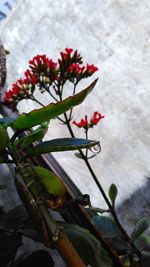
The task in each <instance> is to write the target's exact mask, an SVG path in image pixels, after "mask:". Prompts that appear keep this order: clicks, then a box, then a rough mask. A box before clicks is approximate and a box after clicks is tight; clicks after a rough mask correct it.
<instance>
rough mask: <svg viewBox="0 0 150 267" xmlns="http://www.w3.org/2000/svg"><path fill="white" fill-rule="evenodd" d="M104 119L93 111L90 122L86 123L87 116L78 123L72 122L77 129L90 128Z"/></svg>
mask: <svg viewBox="0 0 150 267" xmlns="http://www.w3.org/2000/svg"><path fill="white" fill-rule="evenodd" d="M103 118H104V115H101V113H99V112H98V111H95V112H94V114H93V116H92V118H91V120H90V121H88V118H87V115H86V116H85V119H81V121H80V122H76V121H73V124H74V125H76V126H77V127H79V128H84V129H86V130H87V129H88V128H92V127H93V126H94V125H96V124H98V122H99V121H100V120H101V119H103Z"/></svg>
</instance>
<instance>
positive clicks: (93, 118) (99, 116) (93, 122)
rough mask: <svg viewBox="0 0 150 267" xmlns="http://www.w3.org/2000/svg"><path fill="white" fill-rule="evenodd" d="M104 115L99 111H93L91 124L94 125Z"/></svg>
mask: <svg viewBox="0 0 150 267" xmlns="http://www.w3.org/2000/svg"><path fill="white" fill-rule="evenodd" d="M104 117H105V116H104V115H101V113H99V112H98V111H95V112H94V114H93V117H92V119H91V120H90V122H91V124H92V125H96V124H97V123H98V122H99V121H100V120H101V119H103V118H104Z"/></svg>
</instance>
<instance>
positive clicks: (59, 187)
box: [33, 166, 67, 197]
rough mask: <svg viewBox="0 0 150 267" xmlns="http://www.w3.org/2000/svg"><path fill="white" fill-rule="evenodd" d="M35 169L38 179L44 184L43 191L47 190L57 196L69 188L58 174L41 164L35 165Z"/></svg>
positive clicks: (62, 194) (63, 193)
mask: <svg viewBox="0 0 150 267" xmlns="http://www.w3.org/2000/svg"><path fill="white" fill-rule="evenodd" d="M33 170H34V171H35V173H36V176H37V177H38V179H39V180H38V181H39V182H40V185H41V186H42V190H43V193H45V192H46V193H48V194H49V195H53V196H55V197H56V196H64V195H65V194H66V192H67V189H66V187H65V185H64V184H63V182H62V181H61V179H60V178H59V177H58V176H57V175H56V174H54V173H53V172H51V171H49V170H47V169H45V168H43V167H40V166H33Z"/></svg>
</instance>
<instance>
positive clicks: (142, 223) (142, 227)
mask: <svg viewBox="0 0 150 267" xmlns="http://www.w3.org/2000/svg"><path fill="white" fill-rule="evenodd" d="M148 227H149V217H144V218H142V219H140V220H139V221H138V223H137V224H136V226H135V228H134V231H133V233H132V234H131V239H132V240H135V239H137V238H138V237H139V236H140V235H141V234H142V233H143V232H144V231H146V230H147V229H148Z"/></svg>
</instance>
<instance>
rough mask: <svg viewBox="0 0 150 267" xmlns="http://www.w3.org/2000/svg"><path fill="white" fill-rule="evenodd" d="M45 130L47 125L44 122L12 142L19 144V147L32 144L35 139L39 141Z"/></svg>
mask: <svg viewBox="0 0 150 267" xmlns="http://www.w3.org/2000/svg"><path fill="white" fill-rule="evenodd" d="M47 130H48V125H47V124H45V123H44V124H43V125H41V126H40V127H39V128H38V129H36V130H34V131H32V132H31V133H29V134H28V135H26V136H24V137H22V138H19V139H18V140H16V141H15V142H14V144H15V145H17V146H19V147H20V148H25V147H27V146H29V145H30V144H33V143H34V142H35V141H41V140H42V139H43V137H44V136H45V134H46V132H47Z"/></svg>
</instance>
